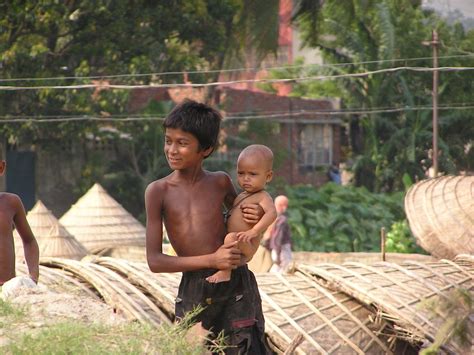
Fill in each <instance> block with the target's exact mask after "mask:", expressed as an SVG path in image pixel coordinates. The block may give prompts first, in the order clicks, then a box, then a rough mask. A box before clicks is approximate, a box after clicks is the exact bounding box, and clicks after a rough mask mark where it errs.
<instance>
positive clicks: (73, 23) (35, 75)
mask: <svg viewBox="0 0 474 355" xmlns="http://www.w3.org/2000/svg"><path fill="white" fill-rule="evenodd" d="M262 10H266V12H265V13H262ZM255 11H258V12H259V13H256V12H255ZM259 15H260V16H261V15H264V16H265V17H264V18H265V20H266V21H265V22H260V21H257V20H258V19H259V18H260V17H259ZM277 35H278V1H276V0H271V1H269V2H268V4H267V6H266V7H265V6H263V5H262V2H259V1H256V0H224V1H221V0H219V1H217V0H197V1H165V0H162V1H152V2H150V1H145V0H137V1H133V2H127V1H109V0H98V1H90V0H70V1H54V0H45V1H41V2H38V1H18V0H14V1H8V2H3V3H2V4H0V78H1V79H0V85H2V86H11V87H13V86H52V85H54V86H59V85H82V84H93V83H100V82H103V83H111V84H114V83H116V84H131V85H137V84H151V83H182V82H183V80H184V79H185V75H184V74H183V72H191V73H190V74H189V76H188V79H189V80H191V81H192V82H194V83H205V82H209V81H215V80H216V79H217V77H218V75H219V71H220V70H221V69H223V68H225V67H226V66H228V65H231V64H232V63H233V62H232V60H231V59H230V58H232V59H240V60H243V59H244V58H245V53H246V52H248V51H250V50H252V51H254V52H255V53H258V58H259V59H260V58H261V57H262V56H263V55H265V54H266V53H269V52H271V51H274V50H275V49H276V46H277ZM203 71H210V72H207V73H204V72H203ZM148 73H149V74H150V75H143V74H148ZM152 73H167V74H152ZM172 73H178V74H172ZM123 74H126V75H123ZM18 78H23V80H21V81H19V80H17V79H18ZM28 78H29V79H28ZM129 94H130V91H127V90H110V89H103V88H95V89H73V90H72V89H70V90H62V89H53V88H47V89H35V90H21V91H14V90H0V123H1V124H0V136H1V137H5V140H6V141H7V143H8V144H9V145H19V146H33V145H41V147H42V148H49V149H57V148H56V146H58V144H57V143H58V142H61V141H69V140H73V141H77V142H81V143H82V144H86V141H87V137H94V138H97V139H114V142H115V144H116V145H117V147H116V150H117V152H118V154H120V159H119V160H118V161H114V162H110V161H107V160H104V158H103V157H100V156H95V155H94V157H93V158H94V159H92V158H91V160H90V161H89V162H88V164H87V166H86V167H84V170H83V181H82V183H81V184H80V191H78V193H83V192H84V190H85V189H87V188H88V187H89V186H90V184H89V183H90V182H91V181H92V180H95V179H100V180H106V179H109V180H108V181H111V182H112V181H114V184H112V183H111V184H110V185H111V186H113V188H114V189H117V190H119V191H118V193H119V194H122V195H123V194H124V192H123V191H125V190H126V189H125V188H121V187H120V184H118V185H117V184H116V183H117V182H118V181H122V182H123V184H124V185H129V184H131V183H132V182H133V186H138V187H137V189H139V190H140V192H139V195H140V196H141V195H143V193H142V191H143V187H144V186H146V184H147V183H148V182H149V181H150V180H152V179H156V178H158V177H160V176H163V174H165V173H166V171H167V170H166V166H167V164H166V162H165V161H164V159H163V157H162V153H161V152H162V149H161V141H162V136H161V129H160V123H159V121H158V122H157V120H154V121H152V120H149V121H148V120H145V121H137V122H118V121H115V120H113V118H116V117H129V116H130V115H132V114H133V115H137V116H151V117H154V118H156V117H160V116H164V114H165V113H166V112H168V111H169V109H170V106H169V105H167V104H166V103H165V104H164V105H154V104H151V105H149V106H148V107H146V108H145V109H143V110H141V111H140V112H130V110H129V106H128V103H129ZM209 97H212V95H209ZM46 116H48V117H49V118H52V119H53V120H54V119H56V121H53V122H52V123H47V124H46V123H41V124H38V123H36V124H35V123H32V122H23V121H18V120H17V121H16V122H13V123H7V122H6V120H10V119H17V118H20V117H34V118H45V117H46ZM83 116H86V117H88V116H93V117H96V118H98V120H95V121H84V120H79V121H68V122H63V121H62V120H60V119H61V118H64V117H66V118H70V117H83ZM111 118H112V120H111ZM2 119H4V120H5V122H1V120H2ZM104 126H112V127H114V128H116V129H118V130H119V131H118V132H115V133H111V132H110V130H105V131H104V129H103V128H104ZM120 136H127V137H128V138H127V139H123V138H119V137H120ZM119 141H120V144H119ZM124 145H125V146H128V149H121V148H120V146H124ZM101 182H104V181H101ZM137 182H138V183H137ZM105 185H107V183H106V184H105ZM116 186H118V187H116ZM120 190H122V192H120ZM123 197H124V198H123V199H122V200H126V201H131V199H129V198H128V196H123ZM139 205H141V206H142V205H143V204H142V203H141V204H140V203H137V204H136V206H139Z"/></svg>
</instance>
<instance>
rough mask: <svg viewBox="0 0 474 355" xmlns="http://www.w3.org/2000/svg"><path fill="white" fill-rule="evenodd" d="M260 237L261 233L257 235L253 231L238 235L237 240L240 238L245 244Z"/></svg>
mask: <svg viewBox="0 0 474 355" xmlns="http://www.w3.org/2000/svg"><path fill="white" fill-rule="evenodd" d="M258 236H259V233H257V232H256V231H254V230H253V229H249V230H248V231H245V232H239V233H237V238H239V241H240V242H244V243H247V242H250V241H251V240H252V239H254V238H257V237H258Z"/></svg>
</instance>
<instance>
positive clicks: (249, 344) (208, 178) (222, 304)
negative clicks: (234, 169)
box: [145, 101, 269, 354]
mask: <svg viewBox="0 0 474 355" xmlns="http://www.w3.org/2000/svg"><path fill="white" fill-rule="evenodd" d="M220 122H221V115H220V114H219V112H217V111H216V110H214V109H213V108H211V107H209V106H207V105H204V104H199V103H196V102H194V101H186V102H184V103H183V104H180V105H178V106H176V107H175V108H174V109H173V110H172V111H171V112H170V113H169V114H168V116H167V117H166V119H165V121H164V123H163V127H164V129H165V143H164V153H165V156H166V159H167V161H168V164H169V166H170V168H171V169H172V170H173V172H172V173H171V174H170V175H168V176H166V177H164V178H162V179H159V180H156V181H154V182H152V183H150V184H149V185H148V187H147V189H146V191H145V206H146V216H147V222H146V253H147V262H148V266H149V268H150V270H151V271H152V272H183V275H182V278H181V282H180V285H179V289H178V296H177V298H176V303H175V313H176V317H177V319H178V320H179V319H181V318H182V317H183V316H184V314H185V313H188V312H189V311H192V310H193V309H194V308H195V307H196V306H198V305H202V306H204V310H203V311H202V312H201V313H199V314H198V315H197V316H196V318H195V321H196V322H198V323H197V325H198V326H199V327H202V328H204V329H205V330H209V331H212V333H211V335H210V336H211V337H212V336H213V335H217V334H219V333H220V332H221V331H223V332H224V336H225V337H226V339H227V343H228V345H230V347H229V348H228V349H226V353H227V354H267V353H269V351H268V348H267V346H266V343H265V338H264V318H263V312H262V301H261V299H260V295H259V292H258V288H257V283H256V280H255V276H254V275H253V273H252V272H251V271H250V270H249V269H248V267H247V265H246V264H244V265H241V251H240V250H239V248H238V247H237V243H238V242H237V241H235V242H233V243H228V244H225V245H223V242H224V237H225V235H226V228H225V224H224V217H223V214H222V206H223V205H225V206H226V207H227V208H230V207H231V206H232V204H233V201H234V199H235V197H236V195H237V194H236V191H235V188H234V186H233V184H232V181H231V179H230V177H229V175H227V174H226V173H224V172H210V171H207V170H204V169H203V167H202V163H203V160H204V159H205V158H207V157H209V155H210V154H211V153H212V152H213V150H214V148H215V147H216V145H217V142H218V140H217V139H218V134H219V130H220ZM240 208H241V210H242V213H243V216H244V219H245V220H246V222H247V223H250V224H252V223H253V224H255V223H256V222H257V221H258V219H259V216H261V215H262V211H261V207H259V206H258V205H252V204H247V203H245V204H244V203H243V204H242V205H241V206H240ZM162 222H164V224H165V227H166V230H167V232H168V237H169V240H170V242H171V245H172V246H173V249H174V250H175V252H176V254H177V256H170V255H166V254H164V253H163V251H162V242H163V234H162ZM223 269H232V270H233V272H232V275H231V279H230V281H228V282H225V283H222V282H221V283H210V282H208V281H207V280H206V278H207V277H209V276H210V275H212V274H214V273H215V272H216V271H218V270H223Z"/></svg>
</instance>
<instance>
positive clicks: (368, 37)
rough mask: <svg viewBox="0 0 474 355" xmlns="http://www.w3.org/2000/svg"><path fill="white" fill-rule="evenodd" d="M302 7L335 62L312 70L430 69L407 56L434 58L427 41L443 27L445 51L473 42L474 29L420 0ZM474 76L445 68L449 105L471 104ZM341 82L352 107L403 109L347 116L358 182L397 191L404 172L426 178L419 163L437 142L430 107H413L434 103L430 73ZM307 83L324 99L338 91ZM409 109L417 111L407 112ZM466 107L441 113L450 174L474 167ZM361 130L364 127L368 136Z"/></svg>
mask: <svg viewBox="0 0 474 355" xmlns="http://www.w3.org/2000/svg"><path fill="white" fill-rule="evenodd" d="M296 4H297V11H296V15H295V22H296V24H297V25H298V26H299V28H300V30H301V32H302V36H303V40H304V44H305V45H306V46H309V47H315V48H319V49H320V50H321V52H322V55H323V58H324V61H325V63H327V64H328V65H327V66H324V67H322V68H317V67H316V68H313V69H312V73H313V74H316V73H317V74H353V73H360V72H369V71H376V70H380V69H389V68H392V67H396V66H405V65H406V66H424V67H430V66H431V60H430V59H428V60H426V59H425V60H424V59H419V60H410V61H403V60H401V59H402V58H423V57H430V56H431V49H430V48H428V47H424V46H422V44H421V43H422V42H423V41H425V40H428V39H430V38H431V31H432V29H433V28H436V27H437V28H438V30H439V32H440V36H441V38H443V43H446V45H443V47H442V48H441V54H442V55H452V54H460V53H466V51H467V50H468V48H469V46H468V43H469V44H471V43H472V39H471V37H472V34H471V33H467V34H466V33H464V31H462V29H459V26H458V27H455V28H453V27H450V26H448V25H446V24H445V23H444V22H443V21H441V20H440V19H439V18H438V17H437V16H436V15H435V14H434V13H432V12H430V11H427V10H424V9H423V8H422V7H421V1H412V0H401V1H396V0H372V1H370V0H369V1H360V0H352V1H333V0H328V1H324V2H323V1H305V0H301V1H298V2H297V3H296ZM426 24H430V26H427V25H426ZM471 32H472V31H471ZM471 48H472V47H471ZM463 51H464V52H463ZM461 62H462V63H463V64H464V65H468V64H467V63H471V65H472V63H473V60H472V57H471V58H464V59H455V60H454V59H453V60H451V59H449V58H446V59H442V62H441V64H442V65H451V66H456V65H458V64H460V63H461ZM344 63H352V64H350V65H349V64H344ZM471 76H472V75H471V74H470V73H467V72H460V73H457V74H453V73H446V74H444V73H442V75H441V80H442V84H441V90H440V102H441V103H443V104H444V105H446V106H449V105H450V104H451V103H453V104H454V103H455V102H457V103H459V102H470V101H472V99H471V98H470V97H471V96H472V94H471V92H472V90H468V87H470V86H472V77H471ZM455 82H456V83H457V84H455ZM334 83H335V85H336V86H337V89H338V90H339V95H338V96H340V97H341V98H342V100H343V104H344V106H345V107H346V108H349V109H351V108H357V109H362V110H371V109H381V111H384V108H394V107H395V108H400V109H401V110H400V111H398V112H379V113H372V114H358V115H357V116H353V117H346V120H347V122H348V124H349V125H350V127H351V128H352V133H351V141H352V153H353V159H354V160H355V165H354V170H355V178H356V183H357V184H358V185H365V186H367V187H368V188H370V189H373V190H376V191H391V190H394V189H396V190H398V189H401V188H402V186H403V184H402V177H403V175H404V174H405V173H407V174H409V175H410V176H411V177H412V178H413V179H416V178H422V177H423V176H424V170H423V166H422V164H421V163H420V162H421V161H427V160H428V151H429V147H430V146H431V141H432V133H431V132H432V124H431V112H430V111H427V110H417V109H413V108H416V107H430V106H431V92H430V90H431V86H432V84H431V73H413V72H410V71H397V72H387V73H384V74H371V75H366V76H362V77H357V78H354V77H345V78H340V79H335V80H334ZM460 83H462V84H461V85H459V84H460ZM459 86H461V87H462V88H463V89H464V90H463V91H461V89H460V88H459ZM304 87H305V85H304V83H301V84H299V85H298V87H297V90H298V93H299V94H300V95H302V96H317V95H321V93H325V92H328V91H330V90H332V93H334V85H333V84H329V83H325V84H323V85H319V87H318V86H314V85H313V86H310V85H306V88H307V90H306V92H305V91H304ZM318 92H319V93H318ZM330 92H331V91H330ZM454 93H457V95H456V96H454V95H453V94H454ZM460 98H462V99H461V100H459V99H460ZM406 107H407V108H412V109H406V110H404V109H403V108H406ZM466 111H467V110H465V111H453V110H451V111H442V116H441V123H440V124H441V142H440V145H441V149H442V150H443V154H442V160H441V170H443V171H445V172H455V171H456V170H459V169H461V168H465V167H469V166H471V165H472V163H470V162H469V161H470V160H469V158H468V154H465V150H466V149H467V148H466V147H469V146H470V145H472V134H471V135H470V136H468V134H469V133H470V132H472V129H473V128H474V124H473V120H472V119H471V115H472V114H471V113H469V112H466ZM460 126H462V127H467V130H466V133H467V134H466V135H464V132H463V133H461V134H459V133H455V132H459V128H460ZM461 131H462V130H461ZM357 132H361V135H362V136H361V137H359V138H361V139H358V137H357ZM459 139H460V140H459ZM360 140H361V141H362V144H360V145H359V144H357V143H358V142H359V141H360ZM455 142H457V143H455ZM453 143H454V144H453ZM451 147H452V149H451ZM463 149H464V151H463ZM470 154H471V155H472V153H470Z"/></svg>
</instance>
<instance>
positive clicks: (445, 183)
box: [405, 176, 474, 259]
mask: <svg viewBox="0 0 474 355" xmlns="http://www.w3.org/2000/svg"><path fill="white" fill-rule="evenodd" d="M405 211H406V214H407V217H408V221H409V223H410V228H411V230H412V232H413V234H414V235H415V237H416V239H417V241H418V244H419V245H420V246H421V247H422V248H423V249H425V250H426V251H428V252H429V253H431V254H432V255H434V256H436V257H438V258H449V259H453V258H454V257H455V256H456V255H457V254H462V253H468V254H474V176H442V177H439V178H436V179H429V180H423V181H421V182H419V183H417V184H415V185H413V186H412V187H411V188H410V190H408V192H407V194H406V196H405Z"/></svg>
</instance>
